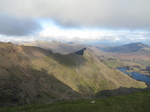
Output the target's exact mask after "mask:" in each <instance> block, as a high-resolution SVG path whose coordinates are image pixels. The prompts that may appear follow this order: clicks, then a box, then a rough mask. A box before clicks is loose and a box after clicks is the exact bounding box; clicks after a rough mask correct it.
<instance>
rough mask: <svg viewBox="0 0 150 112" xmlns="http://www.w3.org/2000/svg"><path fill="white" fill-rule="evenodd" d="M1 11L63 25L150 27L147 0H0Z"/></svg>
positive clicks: (149, 7) (115, 27)
mask: <svg viewBox="0 0 150 112" xmlns="http://www.w3.org/2000/svg"><path fill="white" fill-rule="evenodd" d="M0 4H1V7H0V12H5V13H10V14H13V15H15V16H18V17H22V18H24V17H25V18H41V19H43V18H47V19H52V20H54V21H56V22H57V23H58V24H59V25H61V26H63V27H76V26H81V27H99V28H104V29H130V30H134V29H146V30H149V29H150V0H11V1H10V0H0Z"/></svg>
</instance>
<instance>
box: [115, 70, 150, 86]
mask: <svg viewBox="0 0 150 112" xmlns="http://www.w3.org/2000/svg"><path fill="white" fill-rule="evenodd" d="M117 69H118V70H120V71H121V72H123V73H125V74H127V75H130V74H131V75H130V76H131V77H132V78H133V79H136V80H139V81H143V82H146V83H147V84H150V77H148V76H146V75H143V74H141V73H137V72H126V70H127V69H126V68H122V67H117Z"/></svg>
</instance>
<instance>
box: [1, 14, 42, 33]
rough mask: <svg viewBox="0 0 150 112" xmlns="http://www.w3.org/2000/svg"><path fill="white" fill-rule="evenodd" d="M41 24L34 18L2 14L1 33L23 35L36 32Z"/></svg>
mask: <svg viewBox="0 0 150 112" xmlns="http://www.w3.org/2000/svg"><path fill="white" fill-rule="evenodd" d="M41 28H42V27H41V25H40V24H39V23H38V22H36V21H35V20H33V19H29V18H27V19H25V18H17V17H14V16H10V15H6V14H0V34H2V35H7V36H23V35H30V34H34V33H35V32H36V31H39V30H40V29H41Z"/></svg>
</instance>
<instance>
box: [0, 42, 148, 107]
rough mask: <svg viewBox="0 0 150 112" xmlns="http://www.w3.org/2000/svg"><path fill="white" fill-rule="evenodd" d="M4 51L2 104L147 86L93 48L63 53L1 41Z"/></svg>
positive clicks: (105, 94) (117, 92) (90, 95)
mask: <svg viewBox="0 0 150 112" xmlns="http://www.w3.org/2000/svg"><path fill="white" fill-rule="evenodd" d="M0 52H1V54H0V63H1V65H0V86H1V93H0V98H1V102H0V105H1V106H19V105H26V104H34V103H42V104H43V103H47V102H53V101H55V100H64V99H87V98H88V99H89V98H95V97H98V98H100V97H108V96H113V95H121V94H128V93H132V92H137V91H141V90H143V89H145V88H147V85H146V84H145V83H144V82H140V81H137V80H134V79H132V78H131V77H129V76H127V75H126V74H124V73H122V72H120V71H118V70H116V69H112V68H110V67H107V66H106V65H105V64H103V63H101V62H100V61H99V59H98V58H97V57H96V56H95V55H94V54H93V52H91V49H89V48H82V49H81V50H78V51H76V52H72V53H69V54H59V53H54V52H52V51H51V50H45V49H43V48H40V47H34V46H24V45H15V44H12V43H2V42H1V43H0ZM99 52H101V51H99ZM113 90H115V91H113ZM103 91H105V92H103Z"/></svg>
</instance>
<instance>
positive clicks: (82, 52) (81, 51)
mask: <svg viewBox="0 0 150 112" xmlns="http://www.w3.org/2000/svg"><path fill="white" fill-rule="evenodd" d="M85 50H87V49H86V48H83V49H81V50H79V51H77V52H75V54H78V55H83V54H84V51H85Z"/></svg>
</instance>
